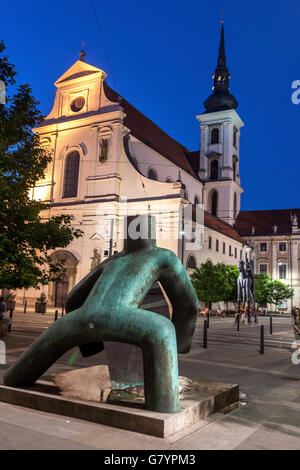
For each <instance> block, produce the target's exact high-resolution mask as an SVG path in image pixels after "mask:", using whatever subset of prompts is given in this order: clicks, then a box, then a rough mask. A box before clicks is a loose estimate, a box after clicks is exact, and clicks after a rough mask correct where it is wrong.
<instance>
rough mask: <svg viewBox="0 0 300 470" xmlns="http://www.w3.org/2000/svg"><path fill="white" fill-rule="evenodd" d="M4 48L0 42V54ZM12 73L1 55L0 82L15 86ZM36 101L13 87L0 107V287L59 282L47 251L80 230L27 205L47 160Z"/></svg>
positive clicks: (58, 269) (24, 88) (44, 207)
mask: <svg viewBox="0 0 300 470" xmlns="http://www.w3.org/2000/svg"><path fill="white" fill-rule="evenodd" d="M4 49H5V47H4V44H3V42H0V53H3V51H4ZM15 75H16V71H15V69H14V66H13V65H11V64H10V63H9V62H8V59H7V57H6V56H4V55H3V56H0V79H1V80H2V81H3V82H4V83H5V84H6V86H8V85H11V86H12V85H14V84H15ZM38 104H39V103H38V101H36V100H35V99H34V97H33V96H32V90H31V88H30V86H29V85H20V86H18V87H17V88H15V90H14V93H13V95H12V96H8V97H7V103H6V104H0V287H1V288H3V287H6V288H9V289H15V288H23V287H25V288H28V287H31V286H33V287H37V286H38V285H39V284H47V283H48V282H49V281H51V280H56V279H59V277H60V275H61V273H62V272H63V265H62V263H61V262H58V263H57V264H54V263H53V262H52V261H51V258H50V256H49V252H50V250H54V249H56V248H64V247H66V246H67V245H68V244H69V243H70V242H71V241H72V240H73V238H74V237H79V236H80V235H81V231H80V230H76V229H74V227H72V220H73V217H72V216H69V215H59V216H53V217H49V216H48V213H49V207H50V206H49V205H48V204H45V203H44V202H42V201H35V200H32V199H31V197H30V190H31V188H33V187H34V185H35V184H36V183H37V182H38V181H39V180H41V179H42V178H43V177H44V175H45V170H46V168H47V166H48V164H49V163H50V161H51V155H50V154H49V152H47V151H45V150H44V149H43V148H42V147H41V146H40V144H39V137H38V136H37V135H34V134H33V133H32V131H31V129H32V128H33V127H36V126H37V125H38V123H39V122H40V121H41V119H42V116H41V113H40V111H39V109H38Z"/></svg>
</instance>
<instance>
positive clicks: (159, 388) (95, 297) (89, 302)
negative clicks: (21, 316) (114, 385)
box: [4, 216, 198, 413]
mask: <svg viewBox="0 0 300 470" xmlns="http://www.w3.org/2000/svg"><path fill="white" fill-rule="evenodd" d="M127 222H128V227H127V228H129V229H130V227H131V224H136V223H138V224H140V227H141V228H143V229H144V228H145V227H147V235H148V236H147V238H145V237H144V236H141V237H140V238H138V239H134V238H135V237H134V236H133V237H131V236H130V230H128V236H127V239H125V240H124V249H123V251H122V252H120V253H118V254H116V255H114V256H112V257H110V258H108V259H107V260H105V261H104V262H103V263H101V264H100V265H98V266H97V267H96V268H95V269H94V270H93V271H92V272H90V273H89V274H88V275H87V276H86V277H85V278H84V279H82V280H81V281H80V282H79V284H77V286H75V287H74V289H73V290H72V291H71V292H70V294H69V296H68V299H67V302H66V311H67V312H68V315H65V316H64V317H61V318H60V319H59V320H58V321H56V322H55V323H53V324H52V325H51V326H50V327H49V328H48V329H47V330H46V331H44V332H43V334H42V335H41V336H40V337H39V338H38V339H37V340H36V341H35V342H34V343H33V344H32V345H31V346H30V348H29V349H28V350H27V351H26V352H25V353H24V354H23V355H22V356H21V357H20V359H19V360H17V361H16V362H15V363H14V364H13V365H12V366H11V367H10V368H9V369H8V371H7V372H6V374H5V376H4V382H5V384H6V385H9V386H19V385H31V384H33V383H34V382H35V381H36V380H37V379H38V378H39V377H40V376H41V375H42V374H43V373H44V372H45V371H46V370H47V369H48V368H49V367H50V366H51V365H52V364H53V363H54V362H55V361H56V360H57V359H59V357H61V356H62V355H63V354H64V353H66V352H67V351H68V350H70V349H71V348H73V347H75V346H79V347H80V350H81V352H82V355H83V356H84V357H88V356H91V355H93V354H96V353H98V352H100V351H101V350H103V347H104V346H103V341H105V340H106V341H117V342H121V343H129V344H133V345H136V346H139V347H140V348H141V349H142V352H143V362H144V386H145V406H146V408H147V409H148V410H152V411H159V412H164V413H166V412H170V413H171V412H176V411H178V410H179V390H178V358H177V350H178V352H179V353H187V352H189V350H190V348H191V344H192V338H193V334H194V329H195V325H196V320H197V314H198V299H197V295H196V292H195V290H194V288H193V286H192V283H191V281H190V278H189V276H188V274H187V272H186V270H185V269H184V267H183V266H182V264H181V262H180V261H179V259H178V258H177V256H176V255H175V254H174V253H173V252H172V251H170V250H166V249H163V248H158V247H157V246H156V243H155V235H154V234H155V219H154V218H153V217H150V216H149V217H148V216H140V217H138V218H137V216H133V217H128V220H127ZM142 232H143V230H141V233H142ZM143 233H145V230H144V232H143ZM156 281H160V283H161V284H162V286H163V288H164V290H165V291H166V293H167V295H168V297H169V299H170V301H171V303H172V306H173V315H172V320H170V319H168V318H166V317H164V316H162V315H159V314H157V313H154V312H151V311H148V310H143V309H141V308H139V307H140V304H141V302H142V301H143V299H144V298H145V296H146V294H147V292H148V291H149V289H150V288H151V286H152V285H153V284H154V283H155V282H156Z"/></svg>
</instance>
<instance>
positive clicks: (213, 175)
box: [210, 160, 219, 180]
mask: <svg viewBox="0 0 300 470" xmlns="http://www.w3.org/2000/svg"><path fill="white" fill-rule="evenodd" d="M218 177H219V162H218V160H213V161H212V162H211V164H210V179H211V180H217V179H218Z"/></svg>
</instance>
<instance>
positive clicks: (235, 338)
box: [0, 312, 300, 450]
mask: <svg viewBox="0 0 300 470" xmlns="http://www.w3.org/2000/svg"><path fill="white" fill-rule="evenodd" d="M53 319H54V315H53V313H52V312H51V313H47V314H46V315H45V316H44V317H43V316H41V315H40V314H35V313H30V312H28V313H26V314H24V313H21V312H19V313H15V314H14V317H13V327H12V332H11V334H10V335H9V336H6V337H5V342H6V346H7V364H6V365H5V366H4V365H2V366H0V372H1V373H3V371H4V370H5V369H6V368H7V367H8V365H9V364H11V363H12V362H13V361H14V360H15V359H16V358H17V357H18V356H19V355H20V354H21V352H22V351H23V350H24V348H26V347H28V345H29V344H30V343H31V342H32V341H33V340H34V338H35V337H36V336H37V335H38V334H40V333H41V332H42V331H43V329H44V328H46V327H47V326H48V325H49V324H50V323H51V322H52V321H53ZM262 324H263V325H264V326H265V354H264V355H262V354H259V346H260V325H262ZM269 324H270V320H269V318H259V323H258V324H251V325H248V324H245V325H243V324H241V326H240V331H239V332H238V331H236V325H235V324H234V323H233V318H225V319H224V318H215V317H212V318H210V327H209V329H208V348H207V349H204V348H203V347H202V346H203V319H202V318H201V319H199V321H198V324H197V328H196V332H195V336H194V341H193V346H192V350H191V352H190V353H189V354H188V355H180V357H179V367H180V375H184V376H187V377H190V378H195V379H196V378H201V379H207V380H217V381H223V382H230V383H238V384H239V385H240V392H241V394H240V395H241V399H240V406H239V407H238V408H236V409H234V410H233V411H231V412H229V413H227V414H221V413H217V414H215V415H213V416H210V417H209V418H208V419H206V420H205V421H202V422H201V423H200V425H197V426H196V427H195V428H193V429H190V430H189V434H188V435H186V434H184V433H182V434H179V435H174V436H172V437H171V438H168V439H167V440H163V439H159V438H154V437H151V436H146V435H142V434H137V433H133V432H129V431H122V430H120V429H115V428H110V427H107V426H102V425H98V424H94V423H88V422H85V421H81V420H76V419H73V418H65V417H63V416H58V415H54V414H47V413H43V412H38V411H34V410H30V409H26V408H21V407H16V406H12V405H7V404H5V403H0V448H1V449H13V448H14V449H15V448H18V449H153V450H155V449H157V450H158V449H169V450H178V449H180V450H192V449H299V448H300V444H299V442H300V441H299V437H300V433H299V426H300V403H299V401H300V400H299V399H300V390H299V381H300V365H294V364H292V362H291V357H292V352H293V349H292V343H293V340H294V337H293V331H292V328H291V319H290V318H279V317H274V318H273V334H272V335H270V332H269ZM71 357H72V359H73V360H74V362H72V365H70V364H69V361H70V358H71ZM74 358H75V359H74ZM105 362H106V358H105V352H103V353H101V354H99V355H97V356H94V357H92V358H89V359H83V358H82V357H81V356H80V354H78V356H77V355H75V356H74V350H72V351H69V352H68V353H67V354H65V355H64V356H63V357H62V358H61V359H60V360H59V361H58V363H57V364H55V365H54V366H53V367H51V369H49V371H48V372H47V374H45V376H44V377H43V378H45V377H46V376H47V375H49V374H50V373H52V372H54V371H55V372H58V371H65V370H72V369H76V368H79V367H87V366H90V365H96V364H101V363H102V364H105ZM1 378H2V376H1ZM104 435H105V439H104V438H103V436H104Z"/></svg>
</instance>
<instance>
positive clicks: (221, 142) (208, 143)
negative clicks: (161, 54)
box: [197, 21, 244, 225]
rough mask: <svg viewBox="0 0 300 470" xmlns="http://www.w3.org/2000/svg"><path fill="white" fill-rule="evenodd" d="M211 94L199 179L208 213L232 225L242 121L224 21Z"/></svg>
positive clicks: (205, 116) (203, 118) (204, 123)
mask: <svg viewBox="0 0 300 470" xmlns="http://www.w3.org/2000/svg"><path fill="white" fill-rule="evenodd" d="M212 78H213V81H214V85H213V88H212V90H213V92H212V94H211V95H210V96H209V97H208V98H207V99H206V100H205V102H204V107H205V111H204V112H203V113H202V114H200V115H199V116H197V119H198V121H199V123H200V135H201V145H200V165H199V177H200V178H201V179H202V180H203V181H204V182H205V194H206V196H205V202H204V203H205V209H206V210H207V211H208V212H210V213H211V214H212V215H215V216H216V217H220V218H221V219H223V220H224V221H226V222H228V223H229V224H231V225H232V224H234V221H235V219H236V217H237V215H238V213H239V210H240V196H241V193H242V192H243V189H242V188H241V186H240V174H239V148H240V129H241V127H243V126H244V123H243V121H242V120H241V118H240V117H239V115H238V114H237V112H236V108H237V107H238V102H237V100H236V99H235V97H234V96H233V95H232V94H231V93H230V88H229V79H230V73H229V70H228V68H227V65H226V55H225V40H224V21H222V29H221V39H220V47H219V55H218V62H217V67H216V69H215V73H214V74H213V76H212Z"/></svg>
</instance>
